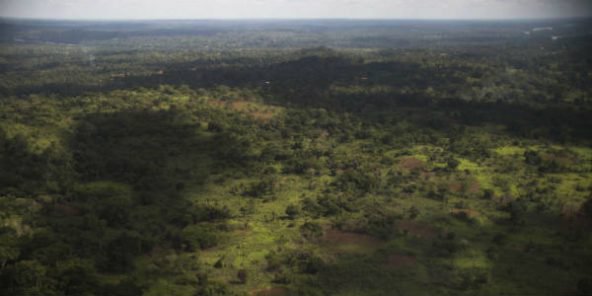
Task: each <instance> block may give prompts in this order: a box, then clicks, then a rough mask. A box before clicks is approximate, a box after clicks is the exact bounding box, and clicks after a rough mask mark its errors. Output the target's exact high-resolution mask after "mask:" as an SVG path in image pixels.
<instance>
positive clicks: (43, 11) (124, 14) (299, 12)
mask: <svg viewBox="0 0 592 296" xmlns="http://www.w3.org/2000/svg"><path fill="white" fill-rule="evenodd" d="M0 16H1V17H14V18H40V19H78V20H84V19H89V20H139V19H142V20H146V19H324V18H346V19H485V20H493V19H541V18H571V17H590V16H592V3H590V1H587V0H565V1H557V0H448V1H437V0H421V1H411V0H346V1H338V0H316V1H313V0H218V1H215V2H213V1H204V0H193V1H192V0H169V1H162V0H143V1H141V0H0Z"/></svg>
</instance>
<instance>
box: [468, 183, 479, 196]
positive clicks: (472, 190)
mask: <svg viewBox="0 0 592 296" xmlns="http://www.w3.org/2000/svg"><path fill="white" fill-rule="evenodd" d="M479 192H481V184H480V183H479V181H477V179H469V180H468V181H467V193H469V194H477V193H479Z"/></svg>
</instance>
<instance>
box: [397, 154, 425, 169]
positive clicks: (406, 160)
mask: <svg viewBox="0 0 592 296" xmlns="http://www.w3.org/2000/svg"><path fill="white" fill-rule="evenodd" d="M424 167H425V164H424V163H423V161H421V160H419V159H417V158H415V157H412V156H408V157H403V158H401V159H400V160H399V168H402V169H405V170H409V171H419V170H422V169H423V168H424Z"/></svg>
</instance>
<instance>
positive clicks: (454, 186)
mask: <svg viewBox="0 0 592 296" xmlns="http://www.w3.org/2000/svg"><path fill="white" fill-rule="evenodd" d="M463 187H464V186H463V183H462V182H460V181H454V182H450V183H448V191H450V192H452V193H459V192H462V191H463Z"/></svg>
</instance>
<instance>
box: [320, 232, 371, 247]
mask: <svg viewBox="0 0 592 296" xmlns="http://www.w3.org/2000/svg"><path fill="white" fill-rule="evenodd" d="M323 241H324V242H327V243H331V244H336V245H360V246H364V247H376V246H378V245H380V244H381V243H382V241H381V240H379V239H377V238H375V237H373V236H370V235H367V234H362V233H354V232H345V231H341V230H338V229H327V230H326V231H325V234H324V235H323Z"/></svg>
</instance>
